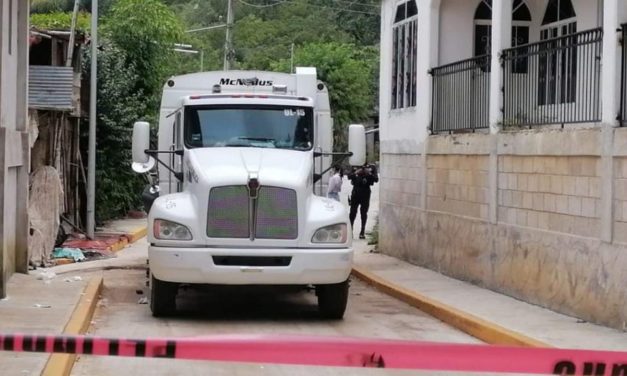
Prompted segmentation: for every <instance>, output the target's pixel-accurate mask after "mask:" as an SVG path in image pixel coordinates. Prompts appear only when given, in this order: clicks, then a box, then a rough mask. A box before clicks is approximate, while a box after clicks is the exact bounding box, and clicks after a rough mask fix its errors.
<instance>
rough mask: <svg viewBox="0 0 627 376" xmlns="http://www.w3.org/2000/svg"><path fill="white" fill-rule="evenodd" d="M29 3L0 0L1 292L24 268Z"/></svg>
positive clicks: (26, 240)
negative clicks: (11, 278)
mask: <svg viewBox="0 0 627 376" xmlns="http://www.w3.org/2000/svg"><path fill="white" fill-rule="evenodd" d="M28 3H29V2H28V1H24V0H0V25H1V27H2V34H1V36H0V150H2V153H0V249H1V251H0V298H3V297H4V296H5V295H6V281H7V279H8V278H9V276H10V275H11V274H13V273H14V272H16V271H17V272H24V273H25V272H27V271H28V270H27V268H28V234H29V228H30V226H29V223H28V214H27V207H28V174H29V171H28V170H29V168H28V166H29V164H30V163H29V157H30V147H29V139H28V130H27V103H26V102H27V88H26V82H27V74H28V73H27V70H28V48H29V47H28V46H29V38H28V14H29V7H28Z"/></svg>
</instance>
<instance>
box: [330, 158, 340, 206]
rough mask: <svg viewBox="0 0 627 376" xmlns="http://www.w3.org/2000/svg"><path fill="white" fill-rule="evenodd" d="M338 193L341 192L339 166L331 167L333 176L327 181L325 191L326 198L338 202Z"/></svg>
mask: <svg viewBox="0 0 627 376" xmlns="http://www.w3.org/2000/svg"><path fill="white" fill-rule="evenodd" d="M340 192H342V173H341V168H340V167H339V166H334V167H333V176H331V178H330V179H329V187H328V189H327V197H328V198H330V199H333V200H335V201H340Z"/></svg>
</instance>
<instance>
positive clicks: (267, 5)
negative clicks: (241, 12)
mask: <svg viewBox="0 0 627 376" xmlns="http://www.w3.org/2000/svg"><path fill="white" fill-rule="evenodd" d="M239 2H240V3H242V4H244V5H248V6H250V7H253V8H269V7H273V6H275V5H281V4H283V3H285V1H277V2H276V3H272V4H251V3H247V2H246V1H244V0H239Z"/></svg>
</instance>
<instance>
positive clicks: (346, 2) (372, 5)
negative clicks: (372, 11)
mask: <svg viewBox="0 0 627 376" xmlns="http://www.w3.org/2000/svg"><path fill="white" fill-rule="evenodd" d="M358 1H359V0H354V1H346V0H333V2H334V3H344V4H348V5H346V6H352V5H357V6H360V7H370V8H376V9H379V7H380V6H379V5H375V4H363V3H361V4H360V3H359V2H358Z"/></svg>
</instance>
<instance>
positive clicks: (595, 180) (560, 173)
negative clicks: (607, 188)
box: [498, 156, 601, 237]
mask: <svg viewBox="0 0 627 376" xmlns="http://www.w3.org/2000/svg"><path fill="white" fill-rule="evenodd" d="M599 165H600V158H598V157H587V156H574V157H566V156H558V157H556V156H499V164H498V219H499V221H501V222H505V223H509V224H513V225H518V226H523V227H533V228H537V229H542V230H550V231H556V232H563V233H568V234H572V235H579V236H584V237H599V236H600V195H601V178H600V174H599V172H600V169H599Z"/></svg>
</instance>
